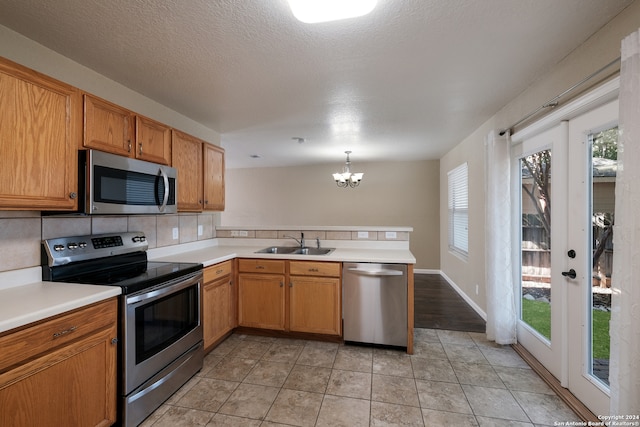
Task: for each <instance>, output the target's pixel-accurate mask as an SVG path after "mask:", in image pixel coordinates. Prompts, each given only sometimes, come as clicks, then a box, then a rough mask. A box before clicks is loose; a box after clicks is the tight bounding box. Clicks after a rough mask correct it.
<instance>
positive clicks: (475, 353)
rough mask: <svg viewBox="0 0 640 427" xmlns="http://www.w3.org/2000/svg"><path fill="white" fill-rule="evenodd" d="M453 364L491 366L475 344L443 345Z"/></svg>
mask: <svg viewBox="0 0 640 427" xmlns="http://www.w3.org/2000/svg"><path fill="white" fill-rule="evenodd" d="M442 346H443V348H444V351H445V353H447V357H448V358H449V360H450V361H451V362H454V361H455V362H467V363H486V364H489V362H488V361H487V359H486V358H485V357H484V355H483V354H482V352H481V351H480V349H479V348H478V346H477V345H475V343H471V344H449V343H445V344H443V345H442Z"/></svg>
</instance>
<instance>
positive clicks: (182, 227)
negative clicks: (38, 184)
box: [0, 211, 218, 271]
mask: <svg viewBox="0 0 640 427" xmlns="http://www.w3.org/2000/svg"><path fill="white" fill-rule="evenodd" d="M216 215H218V214H217V213H213V212H212V213H200V214H198V213H181V214H177V215H131V216H116V215H114V216H44V217H42V216H40V212H32V211H0V253H1V254H2V256H0V271H9V270H17V269H21V268H29V267H36V266H39V265H40V242H41V240H43V239H51V238H54V237H64V236H80V235H87V234H102V233H114V232H123V231H142V232H144V233H145V235H146V237H147V241H148V242H149V248H150V249H153V248H159V247H163V246H170V245H177V244H180V243H189V242H193V241H197V240H206V239H212V238H214V237H216V231H215V226H214V224H215V220H214V218H215V216H216ZM174 229H177V236H178V238H177V239H174ZM198 230H201V235H198Z"/></svg>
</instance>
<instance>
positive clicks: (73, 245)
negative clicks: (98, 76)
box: [67, 243, 78, 250]
mask: <svg viewBox="0 0 640 427" xmlns="http://www.w3.org/2000/svg"><path fill="white" fill-rule="evenodd" d="M67 247H68V248H69V249H70V250H74V249H78V244H77V243H69V244H68V245H67Z"/></svg>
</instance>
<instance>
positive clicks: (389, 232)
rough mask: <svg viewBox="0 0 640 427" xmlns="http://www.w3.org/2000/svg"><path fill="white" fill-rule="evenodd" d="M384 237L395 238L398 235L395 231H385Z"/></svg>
mask: <svg viewBox="0 0 640 427" xmlns="http://www.w3.org/2000/svg"><path fill="white" fill-rule="evenodd" d="M384 238H385V239H397V238H398V235H397V234H396V232H395V231H386V232H385V233H384Z"/></svg>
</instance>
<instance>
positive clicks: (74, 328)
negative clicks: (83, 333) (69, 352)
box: [53, 326, 78, 339]
mask: <svg viewBox="0 0 640 427" xmlns="http://www.w3.org/2000/svg"><path fill="white" fill-rule="evenodd" d="M76 329H78V327H77V326H72V327H70V328H69V329H65V330H64V331H60V332H56V333H54V334H53V339H56V338H60V337H61V336H63V335H67V334H70V333H71V332H73V331H75V330H76Z"/></svg>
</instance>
